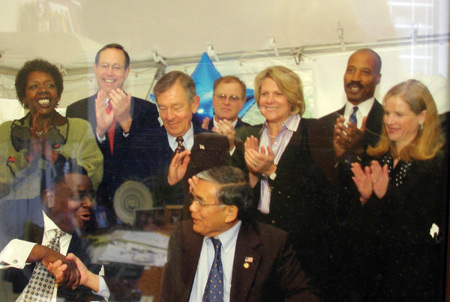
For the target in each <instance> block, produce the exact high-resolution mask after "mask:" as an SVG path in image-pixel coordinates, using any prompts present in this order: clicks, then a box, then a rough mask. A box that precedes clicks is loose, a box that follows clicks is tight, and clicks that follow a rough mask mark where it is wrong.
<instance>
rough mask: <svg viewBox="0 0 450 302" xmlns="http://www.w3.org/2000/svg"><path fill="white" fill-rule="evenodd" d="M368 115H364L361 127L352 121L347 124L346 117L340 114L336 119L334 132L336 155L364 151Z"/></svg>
mask: <svg viewBox="0 0 450 302" xmlns="http://www.w3.org/2000/svg"><path fill="white" fill-rule="evenodd" d="M366 122H367V117H364V119H363V122H362V126H361V128H358V127H357V126H356V125H355V124H353V123H352V122H348V123H347V126H346V125H345V118H344V117H343V116H340V117H338V118H337V119H336V124H335V125H334V133H333V146H334V151H335V154H336V157H338V158H339V157H341V156H343V155H344V154H348V153H350V154H360V153H362V152H363V151H364V146H363V140H362V138H363V136H364V134H365V132H366Z"/></svg>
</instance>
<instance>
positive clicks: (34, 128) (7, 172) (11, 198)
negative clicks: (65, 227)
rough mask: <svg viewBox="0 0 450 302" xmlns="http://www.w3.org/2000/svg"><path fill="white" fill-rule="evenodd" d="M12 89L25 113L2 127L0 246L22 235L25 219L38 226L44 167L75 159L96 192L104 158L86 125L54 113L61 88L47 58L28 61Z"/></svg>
mask: <svg viewBox="0 0 450 302" xmlns="http://www.w3.org/2000/svg"><path fill="white" fill-rule="evenodd" d="M15 86H16V92H17V97H18V99H19V102H20V103H21V104H22V105H23V107H24V108H25V109H28V110H29V112H28V113H27V114H26V115H25V116H24V117H23V118H21V119H19V120H14V121H8V122H5V123H3V124H1V125H0V146H1V148H0V213H1V216H2V223H1V231H2V233H1V232H0V248H3V245H4V243H7V242H8V241H9V239H11V238H19V237H20V236H21V235H22V234H23V224H24V222H25V221H27V220H30V221H31V222H33V223H37V224H38V225H42V223H43V219H42V212H41V211H40V209H41V208H42V205H41V202H40V184H41V176H42V175H43V171H45V167H46V166H48V164H53V163H54V162H55V161H58V160H62V159H64V158H65V159H76V160H77V162H78V164H79V165H80V166H82V167H83V168H85V169H86V170H87V171H88V175H89V177H90V179H91V181H92V184H93V187H94V188H97V186H98V185H99V183H100V180H101V178H102V175H103V156H102V153H101V152H100V150H99V148H98V146H97V142H96V140H95V137H94V136H93V134H92V130H91V129H90V125H89V123H87V122H86V121H82V120H80V119H70V118H69V119H68V118H66V117H63V116H62V115H60V114H59V113H58V112H57V111H56V110H55V108H56V107H57V106H58V103H59V101H60V99H61V94H62V92H63V88H64V87H63V79H62V75H61V73H60V71H59V70H58V68H57V67H56V66H55V65H53V64H51V63H49V62H47V61H45V60H40V59H36V60H32V61H28V62H26V63H25V64H24V66H23V67H22V68H21V69H20V70H19V72H18V74H17V76H16V81H15Z"/></svg>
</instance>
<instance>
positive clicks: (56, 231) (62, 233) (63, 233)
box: [55, 230, 66, 239]
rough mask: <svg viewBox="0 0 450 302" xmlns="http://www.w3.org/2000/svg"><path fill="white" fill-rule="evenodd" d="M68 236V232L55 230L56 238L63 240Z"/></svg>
mask: <svg viewBox="0 0 450 302" xmlns="http://www.w3.org/2000/svg"><path fill="white" fill-rule="evenodd" d="M65 234H66V232H64V231H61V230H55V238H58V239H59V238H61V237H62V236H64V235H65Z"/></svg>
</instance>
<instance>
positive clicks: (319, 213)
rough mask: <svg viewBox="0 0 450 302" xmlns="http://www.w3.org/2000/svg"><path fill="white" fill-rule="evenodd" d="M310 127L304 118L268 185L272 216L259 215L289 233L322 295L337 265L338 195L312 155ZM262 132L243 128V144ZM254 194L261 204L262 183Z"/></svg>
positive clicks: (262, 219)
mask: <svg viewBox="0 0 450 302" xmlns="http://www.w3.org/2000/svg"><path fill="white" fill-rule="evenodd" d="M310 126H311V123H310V120H309V119H306V118H302V119H301V121H300V124H299V127H298V129H297V131H296V132H294V133H293V135H292V137H291V140H290V141H289V144H288V145H287V147H286V149H285V150H284V153H283V155H282V156H281V159H280V161H279V162H278V165H277V166H278V167H277V172H276V174H277V176H276V178H275V180H273V181H272V180H269V185H270V187H271V188H272V191H271V192H272V193H271V200H270V213H269V214H267V215H266V214H262V213H260V212H258V213H260V215H259V217H258V218H259V219H260V221H262V222H265V223H268V224H272V225H274V226H277V227H279V228H281V229H283V230H285V231H287V232H288V234H289V236H290V238H291V239H292V242H293V244H294V249H295V251H296V253H297V255H298V258H299V260H300V262H301V263H302V265H303V267H304V269H305V272H306V274H307V275H308V276H309V277H311V278H312V281H314V282H316V283H315V284H314V285H316V286H320V287H321V288H319V289H321V290H323V289H324V287H325V286H326V283H327V280H328V279H329V277H330V276H331V275H332V274H331V266H332V265H334V263H332V261H331V259H332V258H333V254H334V251H333V246H334V243H333V235H334V232H335V217H334V207H335V203H336V193H335V190H334V188H333V187H332V186H331V184H330V183H329V182H328V181H327V179H326V177H325V175H324V174H323V173H322V172H321V170H320V169H319V167H318V165H317V164H316V162H315V160H314V157H313V156H312V153H311V149H310V147H311V144H312V141H313V140H312V139H310V137H309V132H310V129H309V127H310ZM260 129H261V125H258V126H251V127H242V128H240V129H239V130H238V131H237V133H238V135H239V137H240V138H241V139H242V140H245V137H247V136H249V135H254V136H255V137H258V138H259V132H260ZM254 192H255V198H256V200H259V197H260V182H259V183H258V184H257V185H256V186H255V188H254ZM319 281H320V282H319ZM319 283H320V284H319Z"/></svg>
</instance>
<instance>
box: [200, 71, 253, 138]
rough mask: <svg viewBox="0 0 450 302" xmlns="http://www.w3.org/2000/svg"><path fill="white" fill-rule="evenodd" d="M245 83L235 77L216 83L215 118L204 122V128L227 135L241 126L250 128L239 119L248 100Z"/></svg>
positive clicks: (218, 80) (220, 79) (221, 78)
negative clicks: (240, 112)
mask: <svg viewBox="0 0 450 302" xmlns="http://www.w3.org/2000/svg"><path fill="white" fill-rule="evenodd" d="M246 89H247V87H246V86H245V83H244V82H242V81H241V80H240V79H239V78H237V77H235V76H225V77H220V78H218V79H217V80H216V81H215V82H214V94H213V108H214V116H213V118H212V119H209V118H208V117H207V118H205V119H204V120H203V124H202V128H204V129H208V130H211V131H214V132H218V133H222V134H224V135H227V134H228V133H229V132H230V131H234V129H237V128H239V127H241V126H248V124H247V123H246V122H243V121H242V120H241V119H240V118H239V117H238V114H239V111H241V110H242V107H243V106H244V104H245V100H246V95H247V93H246Z"/></svg>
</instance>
